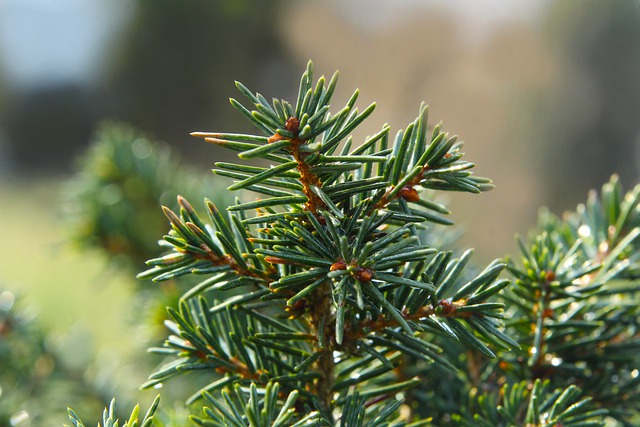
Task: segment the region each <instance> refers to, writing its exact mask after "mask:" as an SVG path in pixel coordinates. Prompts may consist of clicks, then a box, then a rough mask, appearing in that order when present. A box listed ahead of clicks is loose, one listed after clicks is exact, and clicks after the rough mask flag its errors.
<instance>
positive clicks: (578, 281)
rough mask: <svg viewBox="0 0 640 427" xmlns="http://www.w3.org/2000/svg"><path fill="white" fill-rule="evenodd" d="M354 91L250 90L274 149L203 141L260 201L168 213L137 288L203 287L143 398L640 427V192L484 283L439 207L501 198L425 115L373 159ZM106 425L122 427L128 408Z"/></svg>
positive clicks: (530, 246) (291, 421)
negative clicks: (182, 385) (342, 97)
mask: <svg viewBox="0 0 640 427" xmlns="http://www.w3.org/2000/svg"><path fill="white" fill-rule="evenodd" d="M337 79H338V74H337V73H336V74H334V76H333V77H332V78H331V79H330V80H329V81H328V82H327V81H326V80H325V78H324V77H320V78H319V79H318V80H317V81H316V82H314V80H313V67H312V64H311V63H309V64H308V66H307V69H306V71H305V72H304V74H303V75H302V78H301V81H300V88H299V92H298V96H297V99H296V101H295V103H289V102H287V101H284V100H278V99H274V100H273V101H272V102H271V103H270V102H268V101H267V99H265V98H264V97H263V96H262V95H260V94H259V93H253V92H252V91H250V90H249V89H248V88H246V87H245V86H244V85H242V84H241V83H238V82H237V83H236V86H237V88H238V89H239V91H240V92H241V94H242V95H243V96H244V97H245V98H246V101H245V104H248V105H249V107H247V106H246V105H245V104H243V103H241V102H239V101H237V100H235V99H231V104H232V106H233V107H235V108H236V109H237V110H238V111H239V112H240V113H241V114H243V115H244V116H245V117H246V118H247V119H248V120H249V121H250V122H251V123H252V124H253V125H254V126H255V128H256V129H257V134H256V135H248V134H238V133H217V132H216V133H209V132H195V133H194V134H193V135H194V136H196V137H199V138H203V139H204V140H205V141H207V142H209V143H212V144H216V145H218V146H222V147H226V148H228V149H231V150H234V151H237V152H238V153H239V154H238V156H239V158H240V159H242V160H246V161H245V162H242V163H230V162H218V163H216V164H215V167H216V168H215V169H214V173H215V174H217V175H219V176H221V177H227V178H231V179H233V184H231V185H230V186H229V187H228V189H229V190H231V191H236V190H243V192H242V193H240V195H239V196H238V198H237V199H236V202H235V203H234V204H231V205H230V206H229V207H228V208H227V209H226V210H225V209H221V208H220V207H218V206H216V204H215V203H213V202H211V201H208V200H207V201H206V202H205V206H204V209H203V211H204V212H200V213H199V212H198V211H197V210H196V209H195V208H194V207H193V206H192V204H191V203H190V202H188V201H187V200H186V199H185V198H183V197H178V205H179V207H178V208H177V209H174V210H172V209H169V208H166V207H165V208H163V211H164V213H165V215H166V217H167V219H168V221H169V224H170V231H169V232H168V233H167V235H165V236H164V238H163V240H162V241H161V244H162V246H163V247H164V248H165V249H166V254H164V255H162V256H161V257H158V258H154V259H151V260H149V261H148V262H147V264H148V265H149V266H150V268H149V269H148V270H147V271H145V272H143V273H141V274H140V275H139V277H140V278H142V279H153V280H154V281H155V282H163V281H167V280H182V278H183V277H185V276H191V277H193V276H197V277H201V280H200V281H199V282H198V283H197V284H196V285H194V286H191V287H189V288H188V289H187V290H186V292H185V293H184V294H183V295H182V297H181V298H180V301H179V304H178V306H177V307H174V308H171V307H170V308H168V313H169V315H170V320H168V321H167V322H166V325H167V327H168V329H169V333H170V335H169V336H168V338H167V339H166V340H165V342H164V344H163V345H162V346H161V347H158V348H153V349H152V352H154V353H158V354H160V355H162V356H163V357H164V358H165V362H166V363H165V364H163V365H162V366H161V367H159V368H158V369H157V370H156V371H155V372H153V373H152V374H151V376H150V380H149V382H148V383H146V384H145V387H154V386H157V385H158V384H162V383H165V382H167V381H168V380H169V379H171V378H173V377H177V376H184V375H188V374H189V373H191V375H194V376H196V375H197V378H200V379H202V378H205V379H206V380H207V383H206V385H205V386H204V387H203V388H201V389H196V390H193V395H192V396H191V397H190V398H189V399H188V402H189V403H191V404H193V406H195V407H198V408H201V409H200V410H199V412H198V413H196V414H195V415H193V416H192V417H191V419H192V421H193V422H194V423H195V424H196V425H203V426H256V427H257V426H260V427H266V426H303V425H304V426H311V425H317V426H341V427H358V426H394V427H400V426H422V425H435V426H438V425H462V426H573V427H578V426H601V425H605V422H607V421H610V422H611V423H618V424H619V425H634V424H633V423H634V420H636V421H637V412H638V407H639V403H640V400H639V396H640V388H639V380H638V377H639V374H638V366H640V365H639V364H638V362H639V360H638V359H639V358H638V355H637V351H636V349H637V348H638V345H639V344H640V340H639V339H638V337H639V332H638V319H639V316H638V315H639V312H638V308H637V304H636V303H635V302H634V300H633V299H634V297H635V295H636V293H637V290H638V279H637V277H638V273H639V272H640V261H639V259H640V251H638V249H637V245H638V242H639V239H638V236H639V235H640V186H638V187H636V188H635V189H634V190H632V191H631V192H629V193H628V194H627V195H626V196H625V195H624V193H623V191H622V188H621V185H620V184H619V182H618V181H617V180H616V178H615V177H614V178H612V180H611V182H609V183H608V184H606V185H605V186H604V187H603V190H602V192H601V195H600V196H598V195H597V194H596V193H593V194H591V195H590V197H589V200H588V202H587V203H586V205H584V206H581V207H579V208H578V209H577V210H576V212H574V213H572V214H567V215H566V216H565V217H563V218H558V217H555V216H553V215H551V214H549V213H544V214H542V215H541V219H540V224H539V226H538V229H537V230H536V231H535V232H534V233H532V235H531V237H530V238H528V239H520V240H519V243H520V250H521V254H520V255H519V256H518V257H513V259H511V258H508V259H506V260H495V261H493V262H491V263H489V265H487V266H485V267H480V268H478V267H477V266H474V265H473V263H472V262H470V261H471V256H472V251H471V250H467V251H455V250H450V249H447V248H445V247H439V246H438V245H437V244H435V243H434V242H438V241H440V239H438V238H437V237H438V236H437V235H439V234H441V233H444V235H445V236H446V234H447V233H449V232H448V231H440V230H439V226H441V225H451V224H452V221H451V220H450V219H449V218H448V215H449V213H450V212H449V211H448V209H447V208H446V207H445V206H444V205H442V204H441V203H439V202H438V193H440V192H447V191H448V192H451V191H454V192H455V191H459V192H468V193H474V194H479V193H482V192H484V191H488V190H490V189H491V188H492V184H491V181H490V180H489V179H487V178H481V177H477V176H476V175H473V173H472V169H473V168H474V164H473V163H471V162H469V161H467V160H465V159H463V157H464V155H463V152H462V143H461V142H459V141H458V140H457V137H455V136H451V135H450V134H449V133H447V132H446V131H444V130H443V128H442V126H441V125H440V124H438V125H435V126H433V127H432V126H430V125H429V123H428V108H427V107H426V106H421V107H420V108H419V112H418V116H417V118H416V119H415V120H414V121H413V122H411V123H409V125H408V126H407V127H406V128H405V129H402V130H400V131H398V132H397V133H396V134H395V136H390V128H389V126H384V127H383V128H382V129H381V130H380V131H379V132H377V133H375V134H374V135H372V136H369V137H367V138H365V139H364V141H360V142H358V141H356V140H355V139H354V138H353V137H352V136H351V135H352V133H353V131H354V130H355V129H356V128H357V127H358V126H360V125H361V124H362V122H363V121H364V120H365V119H366V118H367V117H368V116H369V115H370V114H371V113H372V112H373V110H374V108H375V104H372V105H370V106H368V107H366V108H365V109H364V110H362V111H359V110H358V108H356V106H355V105H356V101H357V98H358V91H357V90H356V91H355V92H354V94H353V96H352V97H351V98H350V99H349V100H348V102H347V104H346V105H345V106H344V107H342V108H341V109H337V110H335V109H331V107H330V101H331V99H332V95H333V94H334V90H335V88H336V83H337ZM330 110H331V111H330ZM252 159H258V160H261V162H257V163H256V162H253V163H252V162H251V161H252ZM210 190H211V192H213V193H215V191H216V190H215V189H210ZM256 195H257V196H256ZM156 406H157V401H156V402H154V404H153V405H152V409H151V410H150V411H149V412H148V413H147V415H146V416H145V418H144V420H143V421H141V422H140V423H141V424H142V425H148V424H151V423H152V422H153V411H154V410H155V407H156ZM137 411H138V410H137V409H136V410H134V415H135V416H133V415H132V416H131V417H130V418H129V421H128V422H127V423H126V425H137V424H136V423H137V414H138V412H137ZM634 417H635V418H634ZM103 418H104V419H103V425H105V426H107V425H109V426H114V425H118V423H117V421H116V419H117V417H116V415H115V408H114V404H112V405H111V406H110V408H109V409H108V410H107V409H105V413H104V417H103ZM71 420H72V423H73V424H74V425H75V426H80V425H83V424H82V422H81V421H80V419H79V417H78V416H77V415H75V413H72V414H71ZM186 424H187V421H186V420H185V422H184V425H186ZM614 425H615V424H614Z"/></svg>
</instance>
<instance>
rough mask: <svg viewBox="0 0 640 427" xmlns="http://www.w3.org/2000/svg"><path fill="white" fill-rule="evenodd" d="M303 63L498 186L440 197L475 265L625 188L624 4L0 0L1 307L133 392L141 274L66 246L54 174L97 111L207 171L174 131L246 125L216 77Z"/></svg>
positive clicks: (114, 385)
mask: <svg viewBox="0 0 640 427" xmlns="http://www.w3.org/2000/svg"><path fill="white" fill-rule="evenodd" d="M309 59H312V60H313V61H314V64H315V68H316V71H317V73H318V75H319V74H326V75H331V74H332V73H333V71H335V70H340V83H339V85H338V90H337V95H336V98H335V103H337V104H339V103H340V102H343V101H345V100H346V99H347V98H348V97H349V96H350V95H351V93H352V91H353V90H354V89H355V88H360V91H361V97H360V101H359V105H360V106H366V105H368V103H370V102H373V101H375V102H377V109H376V112H375V113H374V115H373V116H372V118H370V119H369V121H368V122H367V123H366V126H365V127H366V129H365V130H363V131H361V132H360V133H359V134H357V135H359V136H365V135H366V134H372V133H374V132H376V131H377V130H379V129H380V128H381V126H382V125H383V124H384V123H389V124H390V125H391V127H392V131H393V129H399V128H401V127H404V126H406V125H407V124H408V123H409V122H410V121H412V120H413V119H414V118H415V116H416V114H417V112H418V107H419V106H420V103H421V102H422V101H425V102H427V103H428V104H429V105H430V107H431V110H430V111H431V112H430V119H431V122H432V123H437V122H439V121H442V122H443V124H444V127H445V129H447V130H448V131H449V132H451V133H453V134H458V135H459V136H460V137H461V139H462V140H464V141H465V151H466V153H467V156H468V159H470V160H471V161H473V162H475V163H476V164H477V169H476V173H477V174H479V175H482V176H487V177H490V178H492V179H493V180H494V183H495V185H496V188H495V189H494V190H493V191H492V192H490V193H487V194H483V195H481V196H473V195H464V194H453V195H451V196H450V197H449V201H450V206H451V209H452V211H453V219H454V220H455V221H456V223H457V224H459V226H460V227H461V228H462V229H463V230H464V231H465V233H464V235H463V237H462V238H461V244H463V245H465V246H472V247H475V248H477V249H476V252H477V255H476V257H477V260H479V261H488V260H491V259H493V258H496V257H502V256H504V255H506V254H508V253H510V252H513V251H514V248H515V244H514V234H516V233H521V234H524V233H526V232H527V230H528V229H529V228H530V227H531V226H532V225H533V224H534V223H535V220H536V215H537V211H538V208H539V207H540V206H548V207H549V209H551V210H552V211H553V212H556V213H561V212H562V211H564V210H566V209H572V208H574V207H575V205H576V204H577V203H580V202H581V201H583V200H584V199H585V197H586V194H587V192H588V191H589V189H592V188H599V187H600V186H601V185H602V184H603V183H604V182H606V181H607V180H608V179H609V177H610V176H611V174H613V173H617V174H618V175H619V176H620V179H621V181H622V182H623V184H624V186H625V188H630V187H631V186H632V185H635V183H636V182H639V181H640V176H639V175H640V120H639V119H638V112H639V111H640V1H638V0H616V1H614V0H611V1H608V0H583V1H565V0H519V1H517V2H513V1H512V2H508V1H504V0H478V1H473V2H470V1H465V0H447V1H435V0H394V1H388V0H324V1H319V0H318V1H311V0H307V1H286V0H270V1H266V0H254V1H251V0H215V1H214V0H188V1H175V0H153V1H151V0H118V1H113V0H58V1H52V0H0V224H2V233H1V234H0V292H2V291H3V289H5V294H4V295H5V297H4V298H5V299H4V301H5V306H8V302H7V301H9V297H8V296H7V295H8V292H11V293H12V295H21V298H20V303H21V304H22V305H23V306H24V307H25V309H28V311H29V313H33V316H37V318H38V319H40V322H41V323H42V324H43V325H44V329H45V330H46V332H47V334H48V335H49V336H51V337H52V338H50V342H49V344H48V345H50V346H52V347H54V348H55V349H56V351H58V352H61V353H62V354H64V355H65V356H64V357H65V358H67V359H68V360H70V361H71V362H70V363H71V364H75V365H74V366H76V367H77V368H78V370H79V372H80V373H81V374H82V375H89V376H90V377H91V379H92V381H94V382H100V381H102V382H103V383H104V384H109V387H111V388H109V387H107V388H108V389H109V390H111V389H113V390H118V392H120V393H123V394H126V395H130V396H133V395H136V393H138V392H137V391H136V386H137V384H139V382H140V381H142V380H144V378H145V375H146V372H148V371H145V369H140V367H139V366H138V365H137V364H136V363H135V362H131V360H135V357H133V356H131V355H132V354H138V353H139V352H142V351H143V348H144V346H145V345H146V343H145V342H144V337H145V336H147V335H148V334H147V332H145V329H144V328H143V327H138V328H134V327H132V320H135V319H136V317H135V313H136V312H137V311H139V310H140V307H139V304H140V300H139V299H135V298H132V295H133V294H134V293H135V292H136V291H135V288H136V287H137V286H140V285H139V284H138V283H136V281H135V279H133V274H130V272H129V271H127V270H123V269H118V268H113V265H112V263H111V262H110V259H109V257H108V256H106V255H104V254H103V253H101V252H98V251H92V250H86V249H85V250H79V249H78V248H77V247H75V246H74V245H71V244H69V235H68V231H67V228H66V227H67V226H66V221H65V210H64V206H63V205H64V202H63V201H64V200H65V199H64V197H63V194H62V193H63V191H62V189H61V188H62V187H63V185H62V184H63V183H64V182H66V181H67V180H68V179H69V177H70V176H71V175H72V174H73V173H74V171H75V170H76V169H77V164H76V159H77V157H78V156H79V155H80V154H81V153H83V152H84V151H85V150H86V149H87V146H88V144H89V141H90V140H91V138H92V134H93V133H94V131H95V129H96V128H97V126H98V125H99V123H100V122H101V121H102V120H104V119H106V118H108V119H112V120H119V121H123V122H126V123H129V124H131V125H132V126H135V127H137V128H139V129H141V130H142V131H144V132H146V133H148V134H149V135H152V137H153V138H154V139H159V140H162V141H164V142H166V144H168V145H169V146H171V149H172V150H173V151H174V152H176V153H179V154H180V156H181V158H182V159H183V160H184V161H186V162H187V163H189V164H190V165H191V167H192V168H193V169H196V170H201V171H203V172H204V173H206V172H207V171H208V170H209V169H210V168H211V167H212V165H213V163H214V162H215V161H218V160H220V159H221V158H224V157H225V156H228V155H229V154H228V153H226V152H224V151H221V150H219V149H218V148H217V147H213V146H209V145H207V144H205V143H202V142H201V141H200V140H195V139H194V138H191V137H189V132H191V131H194V130H209V131H213V130H220V131H235V132H243V131H249V130H250V128H249V127H248V125H247V124H246V123H245V122H244V121H243V120H242V117H240V116H239V115H238V114H237V113H236V111H235V110H234V109H233V108H231V107H230V105H229V103H228V98H229V97H231V96H234V97H235V96H237V93H236V90H235V87H234V85H233V82H234V80H239V81H242V82H243V83H245V84H246V85H247V86H248V87H250V88H251V89H253V90H257V91H260V92H261V93H263V94H264V95H265V96H266V97H267V98H271V97H279V98H285V99H291V98H293V96H294V95H295V91H296V90H297V84H298V79H299V75H300V74H301V72H302V71H303V69H304V67H305V65H306V62H307V61H308V60H309ZM210 185H211V188H210V191H211V192H212V193H214V192H218V191H219V190H220V189H223V188H224V187H226V185H225V184H224V183H212V184H210ZM159 237H161V236H158V238H159ZM139 268H140V269H142V268H144V266H142V265H140V266H139ZM2 301H3V299H2V297H0V308H2ZM11 301H13V299H12V300H11ZM86 366H90V368H85V367H86ZM45 368H46V367H45ZM45 368H43V369H45ZM2 369H3V367H2V366H0V371H1V370H2ZM105 387H106V386H105ZM2 399H3V395H2V390H1V389H0V401H1V400H2ZM0 403H1V402H0ZM72 403H73V402H68V404H72ZM63 412H64V408H63ZM18 421H19V422H22V423H23V424H24V423H26V422H28V421H24V417H23V418H21V419H18ZM18 421H16V425H23V424H20V423H19V422H18ZM24 425H27V424H24Z"/></svg>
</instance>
